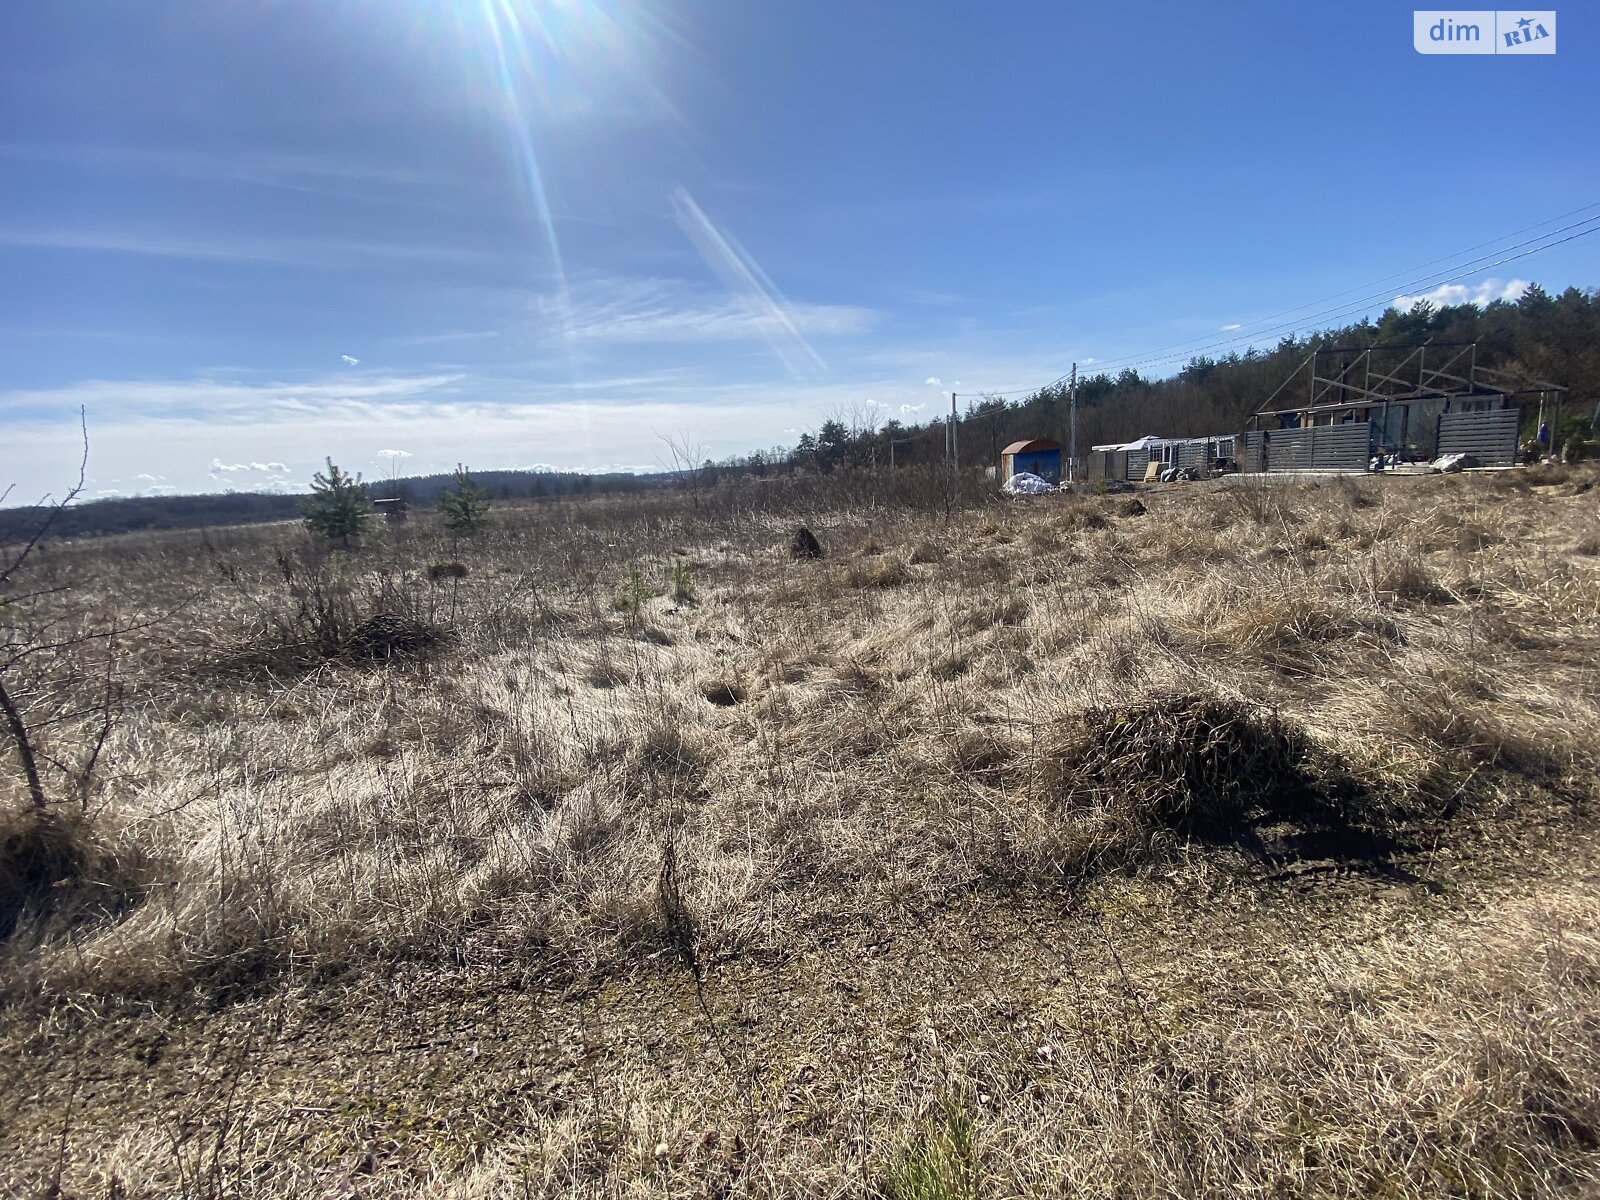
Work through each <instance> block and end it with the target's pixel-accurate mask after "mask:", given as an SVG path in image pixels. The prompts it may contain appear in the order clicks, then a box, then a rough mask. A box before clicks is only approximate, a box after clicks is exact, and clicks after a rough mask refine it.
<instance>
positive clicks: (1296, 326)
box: [1095, 214, 1600, 367]
mask: <svg viewBox="0 0 1600 1200" xmlns="http://www.w3.org/2000/svg"><path fill="white" fill-rule="evenodd" d="M1591 221H1600V214H1597V215H1596V216H1594V217H1593V218H1591ZM1587 223H1588V222H1580V224H1587ZM1567 228H1569V229H1570V228H1574V227H1573V226H1568V227H1567ZM1556 232H1558V233H1559V232H1561V231H1560V230H1557V231H1556ZM1596 233H1600V225H1596V226H1594V227H1592V228H1589V229H1585V230H1583V231H1582V232H1580V233H1574V234H1572V235H1571V236H1569V237H1564V238H1560V239H1558V240H1556V241H1553V242H1546V243H1544V244H1543V245H1540V246H1534V247H1533V248H1532V249H1529V250H1523V251H1522V252H1521V253H1519V254H1510V255H1507V256H1506V257H1504V258H1499V259H1496V260H1495V261H1494V262H1487V263H1474V264H1473V265H1471V266H1468V267H1467V268H1466V269H1464V270H1462V271H1460V272H1458V273H1457V274H1455V275H1450V276H1445V277H1442V278H1431V279H1423V280H1418V281H1416V282H1414V283H1412V284H1409V285H1408V287H1407V290H1410V289H1412V288H1423V287H1442V286H1444V285H1446V284H1450V283H1455V282H1457V281H1459V280H1460V279H1462V278H1464V277H1465V276H1466V275H1469V274H1474V273H1476V272H1478V271H1485V270H1489V269H1491V268H1493V267H1499V266H1504V265H1505V264H1506V263H1510V262H1516V261H1517V260H1518V259H1522V258H1527V257H1529V256H1530V255H1534V254H1542V253H1543V252H1544V251H1546V250H1552V249H1554V248H1555V247H1557V246H1560V245H1564V244H1565V243H1567V242H1572V241H1576V240H1578V239H1579V238H1585V237H1590V236H1592V235H1594V234H1596ZM1547 236H1550V235H1547ZM1523 244H1524V245H1526V243H1523ZM1507 249H1510V247H1507ZM1384 294H1385V293H1379V294H1377V295H1374V296H1370V297H1367V298H1365V299H1363V300H1360V301H1357V302H1355V303H1354V304H1352V305H1350V306H1348V307H1341V308H1338V309H1327V310H1325V311H1323V312H1320V313H1315V314H1313V315H1312V316H1310V317H1306V318H1305V319H1304V320H1302V321H1296V322H1291V323H1289V324H1286V325H1280V326H1277V327H1276V328H1272V329H1260V330H1255V331H1251V332H1243V333H1239V334H1237V335H1235V336H1234V337H1232V338H1229V339H1227V340H1225V341H1221V342H1214V343H1211V344H1210V345H1206V346H1199V347H1196V348H1194V349H1184V350H1179V351H1178V352H1176V353H1173V354H1167V355H1164V356H1157V357H1150V358H1143V359H1138V360H1134V359H1112V360H1110V361H1109V362H1108V363H1107V364H1106V365H1108V366H1118V367H1122V366H1128V365H1133V366H1154V365H1159V364H1162V363H1168V362H1176V361H1178V360H1179V359H1183V358H1186V357H1190V356H1192V355H1194V354H1197V353H1200V352H1202V351H1205V350H1215V349H1220V348H1225V347H1228V346H1236V345H1238V344H1240V343H1243V342H1253V341H1256V340H1257V339H1260V338H1265V337H1272V336H1275V335H1282V334H1287V333H1294V332H1298V331H1299V330H1300V329H1303V328H1305V327H1307V326H1308V325H1310V324H1312V323H1313V322H1322V321H1325V320H1340V319H1344V318H1348V317H1352V316H1355V315H1356V314H1358V313H1362V312H1365V311H1366V310H1367V309H1369V308H1371V307H1372V305H1373V304H1375V303H1376V302H1377V301H1378V300H1379V299H1381V298H1382V296H1383V295H1384ZM1095 365H1096V366H1100V364H1099V363H1096V364H1095Z"/></svg>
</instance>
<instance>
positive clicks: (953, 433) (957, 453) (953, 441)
mask: <svg viewBox="0 0 1600 1200" xmlns="http://www.w3.org/2000/svg"><path fill="white" fill-rule="evenodd" d="M957 432H958V431H957V427H956V394H955V393H954V392H951V393H950V462H951V464H952V465H953V466H954V467H955V470H956V474H957V475H959V474H961V442H960V439H959V438H958V437H957Z"/></svg>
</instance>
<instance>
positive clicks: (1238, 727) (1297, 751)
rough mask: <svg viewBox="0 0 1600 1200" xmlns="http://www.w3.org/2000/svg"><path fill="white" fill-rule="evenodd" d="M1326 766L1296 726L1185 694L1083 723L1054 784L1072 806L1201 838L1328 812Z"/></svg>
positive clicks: (1238, 705) (1106, 710) (1074, 730)
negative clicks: (1116, 812)
mask: <svg viewBox="0 0 1600 1200" xmlns="http://www.w3.org/2000/svg"><path fill="white" fill-rule="evenodd" d="M1324 758H1325V756H1324V755H1323V754H1322V753H1321V752H1320V751H1318V750H1317V749H1316V748H1315V747H1314V746H1313V745H1312V744H1311V742H1310V741H1309V740H1308V739H1307V738H1306V736H1305V734H1304V732H1303V731H1302V730H1301V729H1300V727H1299V726H1297V725H1295V724H1294V723H1292V722H1290V721H1287V720H1284V719H1283V718H1282V717H1280V716H1278V715H1277V714H1276V713H1273V712H1269V711H1265V710H1262V709H1258V708H1256V707H1254V706H1252V705H1249V704H1245V703H1242V702H1240V701H1236V700H1227V699H1223V698H1221V697H1217V696H1207V695H1202V694H1199V693H1192V692H1189V693H1176V694H1171V695H1162V696H1156V697H1153V698H1149V699H1146V700H1142V701H1140V702H1138V703H1135V704H1130V705H1111V706H1103V707H1096V708H1091V709H1088V710H1087V711H1085V712H1084V713H1082V714H1081V715H1080V716H1078V717H1076V718H1074V719H1073V720H1072V721H1071V722H1070V723H1069V727H1068V731H1067V735H1066V738H1065V740H1064V743H1063V744H1062V746H1061V748H1060V749H1059V750H1058V752H1057V755H1056V764H1057V769H1058V771H1059V775H1058V776H1057V777H1056V779H1055V780H1053V781H1052V782H1053V783H1054V784H1055V786H1056V787H1058V788H1059V791H1058V793H1057V794H1058V796H1059V798H1060V799H1061V800H1062V801H1064V802H1067V803H1074V802H1080V801H1082V800H1083V799H1089V800H1090V801H1091V802H1092V803H1094V804H1095V805H1097V806H1099V807H1102V808H1107V809H1122V810H1123V811H1124V812H1126V813H1127V814H1128V815H1130V816H1134V817H1137V818H1140V819H1142V820H1143V821H1146V822H1149V823H1152V824H1155V825H1158V826H1163V827H1166V828H1170V829H1173V830H1176V831H1178V832H1182V833H1189V834H1195V835H1197V836H1202V837H1225V836H1227V835H1229V834H1231V833H1233V832H1235V831H1237V830H1239V829H1240V828H1241V827H1243V826H1244V825H1245V824H1246V823H1248V822H1250V821H1252V820H1256V819H1266V820H1276V819H1291V818H1302V817H1304V816H1306V815H1308V814H1309V813H1312V812H1315V811H1317V810H1320V809H1322V808H1323V807H1324V804H1325V798H1326V794H1327V789H1326V788H1325V786H1324V783H1323V779H1322V775H1323V771H1322V769H1321V764H1322V762H1323V761H1324Z"/></svg>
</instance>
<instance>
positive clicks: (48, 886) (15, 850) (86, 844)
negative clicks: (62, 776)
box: [0, 806, 148, 939]
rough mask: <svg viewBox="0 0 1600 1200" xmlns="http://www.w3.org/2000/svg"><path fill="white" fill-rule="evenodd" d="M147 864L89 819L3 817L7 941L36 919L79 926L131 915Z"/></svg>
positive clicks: (29, 812)
mask: <svg viewBox="0 0 1600 1200" xmlns="http://www.w3.org/2000/svg"><path fill="white" fill-rule="evenodd" d="M147 865H148V864H147V861H146V859H145V857H144V855H143V854H142V853H141V852H140V851H139V850H137V848H135V847H131V846H126V845H120V846H119V845H116V844H113V843H112V842H110V841H108V840H106V839H105V838H104V837H103V836H102V835H101V834H100V833H99V831H98V830H96V829H95V828H94V825H93V823H92V822H91V821H90V820H89V819H88V818H87V817H85V816H84V815H83V814H82V813H81V812H78V811H73V810H65V809H38V808H34V807H32V806H29V807H26V808H22V807H14V808H7V809H4V810H0V939H4V938H8V937H10V936H11V935H12V934H13V933H14V932H16V930H17V928H18V926H19V925H21V924H23V923H24V922H26V921H30V920H32V921H40V922H44V921H53V922H54V923H56V924H62V923H65V924H74V923H76V922H77V921H79V920H88V919H93V918H96V917H112V916H115V915H117V914H118V913H121V912H123V911H124V910H126V909H127V908H129V907H131V906H132V905H133V904H135V903H136V902H137V901H138V899H139V897H140V896H141V895H142V894H143V890H144V883H145V875H146V867H147Z"/></svg>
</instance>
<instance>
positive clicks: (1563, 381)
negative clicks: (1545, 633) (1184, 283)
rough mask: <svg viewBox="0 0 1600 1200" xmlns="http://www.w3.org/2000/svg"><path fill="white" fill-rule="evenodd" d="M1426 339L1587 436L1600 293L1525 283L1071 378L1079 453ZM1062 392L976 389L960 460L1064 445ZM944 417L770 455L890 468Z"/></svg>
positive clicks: (913, 457)
mask: <svg viewBox="0 0 1600 1200" xmlns="http://www.w3.org/2000/svg"><path fill="white" fill-rule="evenodd" d="M1429 340H1432V341H1434V342H1439V343H1444V342H1473V341H1476V342H1478V343H1479V349H1478V359H1477V362H1478V365H1479V366H1481V367H1488V368H1491V369H1497V370H1504V371H1512V372H1515V373H1517V374H1520V375H1526V376H1529V377H1531V378H1534V379H1541V380H1544V381H1547V382H1549V383H1555V384H1559V385H1562V386H1564V387H1567V388H1569V389H1570V391H1569V393H1568V395H1567V397H1566V401H1567V402H1566V406H1565V414H1564V416H1563V419H1562V423H1561V424H1562V428H1561V429H1560V430H1558V431H1557V435H1558V436H1557V437H1556V440H1555V443H1554V444H1556V445H1562V444H1564V443H1565V440H1566V436H1567V435H1569V434H1571V433H1572V432H1573V431H1574V430H1582V431H1586V432H1587V431H1589V430H1590V428H1591V421H1592V420H1593V418H1594V415H1595V404H1596V401H1600V289H1592V290H1589V291H1582V290H1580V289H1578V288H1568V289H1567V290H1566V291H1564V292H1562V293H1561V294H1560V295H1559V296H1551V295H1550V294H1549V293H1547V292H1545V291H1544V290H1543V289H1542V288H1540V287H1538V286H1537V285H1534V286H1532V287H1530V288H1529V289H1528V290H1527V291H1526V292H1525V293H1523V295H1522V297H1521V299H1519V300H1517V301H1516V302H1514V303H1507V302H1505V301H1499V300H1497V301H1495V302H1494V303H1492V304H1490V305H1488V306H1487V307H1486V308H1481V309H1480V308H1478V307H1476V306H1475V305H1471V304H1462V305H1456V306H1447V307H1443V308H1435V307H1433V306H1432V305H1429V304H1426V303H1424V304H1420V305H1418V306H1417V307H1415V308H1413V309H1411V310H1409V311H1406V312H1401V311H1400V310H1398V309H1394V308H1391V309H1388V310H1387V311H1385V312H1384V314H1383V315H1382V316H1381V317H1379V318H1378V319H1377V320H1376V321H1374V320H1371V319H1367V320H1363V321H1362V322H1361V323H1360V324H1356V325H1346V326H1342V327H1339V328H1332V329H1326V330H1323V331H1322V332H1320V333H1316V334H1312V335H1310V336H1308V337H1286V338H1284V339H1283V340H1282V341H1280V342H1279V343H1278V344H1277V346H1276V347H1274V348H1273V349H1271V350H1256V349H1250V350H1246V351H1244V352H1243V353H1231V354H1229V355H1227V356H1226V357H1224V358H1208V357H1204V356H1202V357H1196V358H1192V359H1190V361H1189V363H1188V365H1187V366H1185V367H1184V368H1183V369H1182V370H1180V371H1179V372H1178V373H1177V374H1176V375H1173V376H1172V377H1170V378H1166V379H1148V378H1145V377H1144V376H1142V375H1140V374H1139V372H1138V371H1135V370H1131V369H1130V370H1124V371H1122V372H1120V373H1118V374H1116V375H1114V376H1113V375H1109V374H1094V375H1086V376H1080V378H1079V379H1078V453H1079V454H1080V455H1083V454H1085V453H1087V451H1088V448H1089V447H1090V446H1093V445H1097V444H1105V443H1110V442H1128V441H1132V440H1133V439H1135V438H1138V437H1142V436H1143V435H1145V434H1156V435H1158V436H1161V437H1199V436H1201V435H1205V434H1214V433H1234V432H1238V431H1239V430H1241V429H1242V428H1243V427H1244V425H1245V422H1246V421H1247V420H1248V419H1249V417H1250V416H1251V414H1253V413H1254V412H1256V410H1257V409H1259V408H1260V407H1261V406H1262V404H1263V402H1265V401H1266V399H1267V398H1268V397H1269V396H1271V395H1272V393H1273V391H1274V390H1275V389H1276V388H1277V387H1278V385H1279V384H1281V383H1282V382H1283V381H1284V380H1285V379H1287V378H1288V377H1289V376H1290V375H1291V374H1293V372H1294V371H1295V369H1296V368H1297V367H1299V366H1300V365H1301V364H1302V363H1303V362H1304V361H1305V359H1306V356H1307V355H1309V354H1310V353H1312V351H1314V350H1325V349H1335V348H1338V349H1344V348H1346V347H1354V348H1358V349H1362V350H1365V349H1369V348H1372V347H1378V346H1403V345H1412V344H1417V343H1421V342H1427V341H1429ZM1068 409H1069V406H1068V389H1067V385H1066V383H1065V382H1062V383H1057V384H1053V385H1051V386H1049V387H1045V388H1040V389H1039V390H1038V391H1035V392H1033V393H1032V394H1030V395H1026V396H1022V397H1019V398H1017V399H1015V400H1007V399H1006V398H1004V397H986V396H983V395H981V394H978V395H974V396H972V397H970V398H969V399H968V402H967V403H966V404H965V405H964V407H963V409H962V412H961V423H960V431H961V440H960V446H961V460H962V462H963V463H965V464H982V465H985V466H987V465H990V464H994V463H996V462H997V461H998V459H999V456H1000V450H1001V449H1002V448H1003V447H1005V446H1006V445H1009V444H1010V443H1011V442H1015V441H1020V440H1022V439H1024V438H1041V437H1047V438H1055V439H1056V440H1058V441H1059V442H1060V443H1061V444H1062V445H1063V446H1065V445H1067V440H1068V420H1069V418H1068ZM945 424H946V420H945V419H941V420H934V421H930V422H928V423H926V424H922V425H902V424H901V423H900V422H898V421H886V422H884V423H882V424H881V425H880V424H876V423H874V422H873V421H872V420H871V415H870V414H865V415H863V414H862V413H859V412H857V413H841V414H838V415H837V416H835V417H834V418H833V419H832V420H829V421H826V422H824V423H823V425H822V427H821V428H820V429H818V430H817V431H816V432H815V433H808V434H806V435H805V436H804V437H803V438H801V439H800V444H799V446H798V447H796V448H795V449H794V450H793V451H784V452H779V453H780V454H781V455H782V458H781V460H780V461H781V462H782V465H783V466H790V465H799V466H802V467H807V468H810V469H814V470H821V471H829V470H833V469H835V468H837V467H839V466H841V465H843V466H851V465H867V464H871V463H877V464H885V463H887V462H888V461H889V444H890V442H891V441H893V442H895V443H896V445H895V455H894V456H895V461H896V462H897V463H912V462H929V461H935V460H938V459H941V458H943V456H944V439H945ZM722 465H723V468H724V469H730V468H732V469H742V470H760V469H771V467H772V466H773V463H772V456H771V455H761V454H757V455H749V456H746V457H744V458H739V459H733V460H730V461H729V462H727V463H725V464H722Z"/></svg>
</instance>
